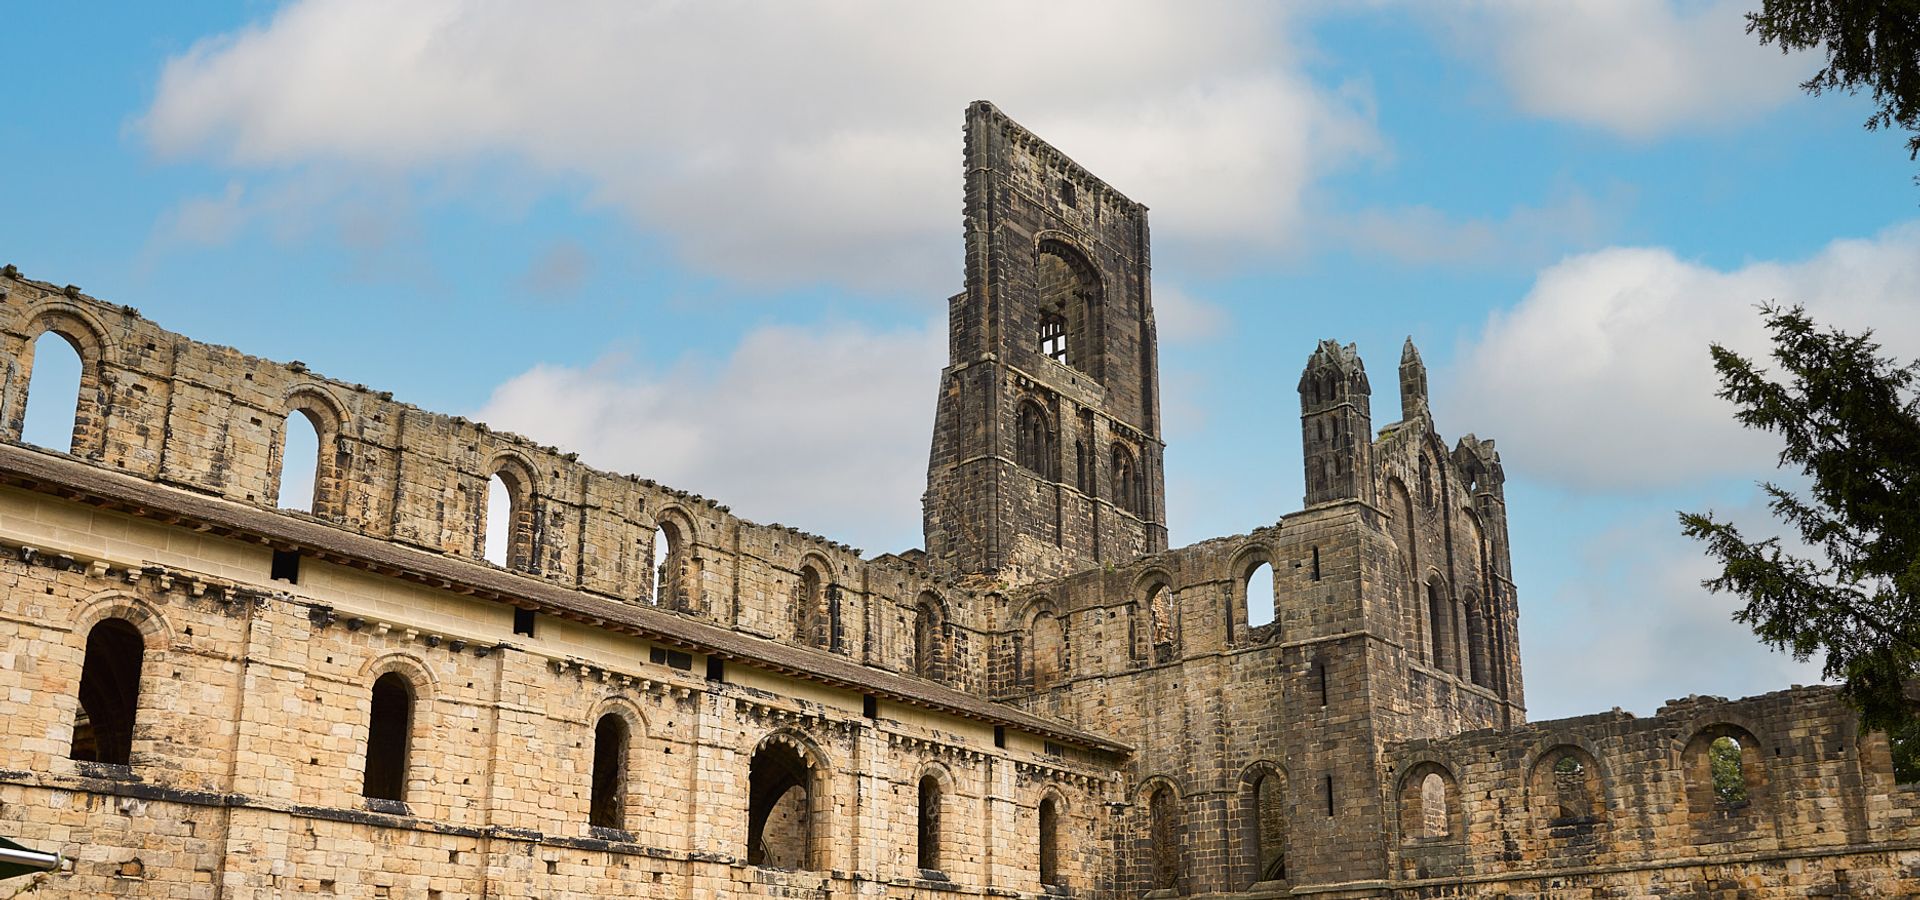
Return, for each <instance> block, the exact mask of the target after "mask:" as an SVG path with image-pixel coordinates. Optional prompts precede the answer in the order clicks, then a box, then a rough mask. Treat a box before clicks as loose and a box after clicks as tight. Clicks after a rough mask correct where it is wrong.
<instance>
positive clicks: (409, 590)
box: [0, 103, 1920, 900]
mask: <svg viewBox="0 0 1920 900" xmlns="http://www.w3.org/2000/svg"><path fill="white" fill-rule="evenodd" d="M965 173H966V180H965V185H966V187H965V191H966V193H965V254H966V265H965V271H966V283H965V289H964V290H963V291H962V292H961V293H959V294H956V295H955V296H954V297H953V298H952V299H951V300H950V301H949V309H950V317H949V322H950V362H949V365H948V367H947V368H946V369H945V370H944V372H943V373H942V375H941V379H940V387H939V393H938V397H937V419H936V423H935V430H934V434H933V443H932V454H931V460H930V467H929V472H928V481H927V492H926V495H925V498H924V504H925V506H924V509H925V525H926V532H925V540H926V544H925V549H924V550H914V551H907V552H902V553H889V554H884V555H879V556H874V557H871V558H867V557H863V556H862V555H861V553H860V551H858V550H856V549H854V548H851V547H848V546H846V545H845V544H841V543H836V542H834V541H832V540H830V539H828V538H823V537H820V536H816V535H813V534H808V533H805V532H803V531H800V530H796V529H792V528H787V527H782V526H769V525H761V524H756V523H753V522H749V521H746V520H744V519H742V518H740V517H738V516H735V515H733V514H732V513H731V512H730V511H729V510H728V508H727V507H726V506H724V505H722V504H721V503H719V502H717V501H715V500H711V499H707V498H704V497H701V496H697V495H695V494H692V493H688V492H686V491H683V490H675V489H672V488H669V487H667V486H665V485H661V484H657V483H655V482H653V481H650V480H646V479H644V478H641V477H637V476H631V475H624V474H615V473H610V472H603V471H598V470H595V469H592V468H590V467H588V466H586V465H583V464H582V463H581V462H580V461H579V460H578V459H577V458H576V457H575V456H574V455H572V454H569V453H567V452H565V451H564V450H561V449H555V448H551V447H542V446H539V445H537V444H535V443H533V442H530V441H528V440H525V439H523V438H520V437H516V436H514V435H510V434H503V433H499V432H496V431H492V430H490V429H488V428H487V427H486V426H485V425H484V424H481V423H478V422H472V421H467V420H465V419H462V418H456V417H451V416H445V415H440V414H436V413H432V412H428V411H426V410H422V409H418V408H415V407H413V406H410V405H407V404H405V403H403V402H400V401H397V400H395V399H394V398H393V397H392V395H390V394H387V393H383V392H380V391H377V390H374V389H371V388H368V387H366V386H363V385H357V384H345V383H341V382H338V381H334V380H331V379H328V378H326V377H323V376H321V375H319V374H317V373H314V372H311V371H308V370H307V368H306V367H305V366H303V365H301V364H299V363H277V362H272V361H268V360H264V359H259V358H255V357H251V356H247V355H245V354H243V353H241V352H240V351H237V350H234V349H231V348H227V347H221V346H213V345H209V344H204V343H199V342H196V341H193V340H191V339H189V338H186V337H183V336H181V335H178V334H174V333H171V332H168V331H166V330H163V329H162V328H160V327H159V326H158V325H156V324H154V323H153V322H151V321H149V320H147V319H145V318H143V317H141V316H140V315H139V314H138V313H137V312H136V311H135V310H134V309H132V308H131V307H126V306H118V305H113V304H111V303H107V302H102V301H100V300H96V299H94V298H92V297H90V296H87V295H85V294H84V293H82V292H81V291H79V290H78V289H76V288H70V287H62V286H59V285H57V284H55V283H50V282H43V281H36V280H31V279H29V278H27V277H25V276H24V275H22V274H20V273H19V272H18V271H17V270H15V269H14V268H13V267H11V266H9V267H7V269H6V270H5V272H4V274H3V275H0V361H4V366H5V368H4V382H0V428H3V429H4V435H0V436H3V437H4V438H5V440H4V441H0V585H4V592H0V710H4V713H5V715H4V727H0V828H3V829H5V830H6V831H5V833H6V834H7V835H8V836H10V837H13V838H14V839H16V840H18V841H20V842H22V843H24V844H27V845H30V846H34V847H37V848H41V849H46V850H57V851H59V852H61V853H63V854H64V855H65V856H66V857H68V863H67V865H66V866H64V867H63V868H62V869H60V870H58V871H55V872H50V873H45V874H43V875H38V876H30V877H29V878H23V879H19V880H15V881H5V882H0V897H6V896H10V895H13V894H18V895H21V896H34V897H105V896H126V897H167V898H280V897H334V896H338V897H359V898H375V897H378V898H419V900H428V898H438V900H468V898H502V897H523V898H569V897H580V898H584V897H601V896H621V897H626V896H638V897H657V898H690V900H710V898H726V897H736V896H764V897H782V898H798V900H826V898H829V897H837V896H859V897H872V898H879V897H897V898H906V897H920V898H925V897H955V898H959V897H1038V896H1054V897H1078V898H1088V900H1118V898H1137V897H1142V896H1149V897H1172V896H1200V895H1237V896H1246V897H1254V898H1263V897H1282V896H1296V897H1309V896H1311V897H1320V898H1359V897H1457V896H1482V895H1484V896H1514V897H1580V898H1589V897H1610V898H1611V897H1656V896H1657V897H1674V898H1694V897H1716V898H1720V897H1724V898H1761V897H1825V898H1841V897H1899V896H1915V895H1920V787H1916V786H1915V785H1909V784H1900V783H1898V779H1897V778H1896V777H1895V775H1894V769H1893V766H1892V762H1891V758H1890V752H1889V747H1888V743H1887V740H1886V738H1885V737H1884V736H1883V735H1879V734H1874V733H1868V732H1865V731H1863V730H1862V729H1861V728H1860V727H1859V724H1858V720H1857V718H1856V717H1855V715H1854V714H1853V713H1852V712H1851V711H1850V709H1849V708H1848V707H1847V706H1846V705H1844V704H1843V703H1842V702H1841V701H1840V699H1839V698H1838V696H1837V695H1836V693H1835V692H1834V691H1833V690H1831V689H1828V688H1822V687H1813V688H1796V689H1792V690H1786V691H1781V692H1778V693H1773V694H1768V695H1765V696H1760V697H1753V698H1748V699H1744V700H1722V699H1718V698H1691V699H1688V700H1684V701H1675V702H1673V703H1670V704H1669V705H1667V706H1666V707H1664V708H1662V709H1661V710H1660V711H1659V712H1658V714H1656V715H1654V716H1652V717H1645V718H1642V717H1635V716H1633V715H1630V714H1627V713H1623V712H1618V711H1616V712H1611V713H1602V714H1599V715H1592V716H1585V717H1580V718H1574V719H1566V720H1561V721H1553V722H1528V721H1527V718H1526V703H1525V694H1524V691H1523V683H1522V669H1521V653H1520V647H1519V630H1518V625H1517V622H1518V617H1519V612H1520V607H1519V599H1518V594H1517V591H1516V588H1515V585H1514V583H1513V580H1512V577H1511V571H1512V570H1511V565H1510V559H1509V554H1508V538H1507V536H1508V521H1507V513H1506V508H1505V505H1504V501H1503V481H1504V474H1503V471H1502V467H1501V461H1500V456H1499V453H1498V452H1497V451H1496V449H1495V446H1494V442H1493V441H1491V440H1483V439H1477V438H1475V437H1473V436H1472V435H1468V436H1466V437H1462V438H1459V439H1457V440H1454V441H1451V442H1449V441H1447V440H1445V439H1443V438H1442V436H1441V433H1440V431H1439V430H1438V427H1437V425H1436V423H1435V422H1434V421H1433V419H1432V417H1431V415H1430V414H1429V412H1428V406H1427V382H1426V370H1425V368H1424V365H1423V364H1422V362H1421V359H1420V355H1419V353H1418V351H1417V350H1416V349H1415V348H1414V347H1413V346H1412V344H1411V343H1409V344H1408V345H1407V346H1406V347H1404V348H1402V350H1401V354H1400V358H1399V360H1398V372H1397V375H1398V380H1397V390H1398V416H1397V417H1395V416H1393V415H1392V414H1391V413H1389V412H1388V411H1387V410H1386V408H1385V407H1384V406H1383V407H1382V408H1381V409H1380V410H1378V411H1376V408H1375V405H1374V396H1373V389H1372V384H1371V381H1370V379H1369V376H1368V374H1367V370H1366V367H1365V365H1364V364H1363V362H1362V360H1361V357H1360V354H1359V352H1358V351H1357V349H1356V348H1355V347H1353V346H1351V345H1342V344H1339V343H1336V342H1332V341H1323V342H1320V343H1319V344H1318V346H1317V347H1316V346H1310V345H1303V346H1302V347H1301V348H1300V351H1301V353H1302V354H1303V355H1306V354H1310V355H1306V358H1305V360H1304V362H1305V369H1304V372H1302V374H1301V375H1300V376H1299V380H1298V400H1299V404H1300V407H1299V408H1300V414H1301V418H1300V423H1301V440H1302V441H1303V446H1304V449H1305V472H1304V482H1305V502H1304V505H1303V507H1302V508H1301V509H1300V510H1298V511H1295V512H1291V513H1288V514H1286V515H1284V516H1281V517H1280V518H1279V519H1278V520H1277V522H1276V523H1275V524H1274V525H1272V526H1269V527H1266V528H1262V529H1259V530H1257V531H1255V532H1253V533H1251V534H1243V535H1235V536H1231V537H1221V538H1215V539H1211V540H1207V541H1203V542H1201V543H1198V544H1195V545H1193V546H1189V547H1184V548H1179V549H1169V548H1168V547H1167V530H1166V526H1165V522H1166V518H1165V510H1166V505H1167V502H1168V498H1167V496H1166V491H1165V489H1164V485H1163V477H1162V471H1163V469H1162V463H1163V458H1164V454H1165V445H1164V443H1163V435H1162V431H1161V417H1160V395H1159V373H1158V371H1157V352H1156V348H1155V330H1154V315H1153V306H1152V302H1151V291H1150V283H1151V278H1150V257H1149V243H1148V230H1147V216H1146V209H1145V207H1143V206H1141V205H1139V204H1137V203H1135V202H1134V201H1132V200H1130V199H1128V198H1127V197H1125V196H1124V195H1122V194H1121V193H1119V192H1118V191H1116V190H1114V189H1113V188H1112V187H1109V186H1108V185H1106V184H1104V183H1102V182H1101V181H1100V180H1099V179H1097V178H1095V177H1094V176H1093V175H1091V174H1089V173H1088V172H1086V171H1085V170H1083V169H1082V168H1080V167H1079V166H1078V165H1076V164H1075V163H1074V162H1073V161H1071V160H1070V159H1068V158H1067V157H1066V156H1064V155H1063V154H1061V153H1060V152H1059V151H1057V150H1055V149H1054V148H1052V147H1050V146H1048V145H1047V144H1046V143H1044V142H1042V141H1041V140H1040V139H1038V138H1037V137H1035V136H1034V135H1033V134H1031V133H1029V132H1028V131H1026V130H1024V129H1023V128H1021V127H1020V126H1019V125H1017V124H1015V123H1014V122H1012V121H1010V120H1009V119H1008V118H1007V117H1006V116H1004V115H1003V114H1002V113H1001V112H1000V111H999V110H997V109H995V108H994V107H993V106H991V105H989V104H986V103H976V104H974V105H973V106H972V107H970V108H969V109H968V111H967V116H966V144H965ZM69 348H71V350H72V351H73V352H76V353H77V354H78V357H79V365H80V369H81V373H82V374H81V377H80V387H79V399H78V405H77V414H76V416H75V420H74V423H73V430H72V439H71V444H70V445H69V446H63V447H53V448H37V447H32V446H28V445H26V444H24V443H23V442H22V441H21V436H22V427H23V422H24V416H25V412H26V410H27V408H28V404H29V403H46V402H52V401H50V400H49V399H48V398H46V397H43V396H39V395H35V396H32V397H30V396H29V394H28V385H29V383H30V380H31V379H32V377H33V373H34V363H35V355H36V354H45V353H49V352H62V353H64V352H67V350H68V349H69ZM1289 382H1291V377H1290V375H1289ZM1290 402H1291V401H1290V400H1289V403H1290ZM1376 413H1377V414H1376ZM290 427H297V428H308V427H311V429H312V430H313V431H314V433H315V434H316V435H317V438H318V446H319V451H318V453H317V454H316V456H317V458H316V459H311V460H308V459H289V458H285V457H286V456H287V455H288V454H287V453H286V452H285V449H284V448H285V447H286V446H287V444H286V434H287V432H288V430H289V428H290ZM294 466H310V467H311V470H312V471H313V473H314V475H313V483H314V488H313V492H312V497H311V502H310V503H307V502H306V501H307V498H305V497H299V498H289V497H282V496H281V494H282V490H281V479H282V475H283V471H285V470H287V469H289V468H291V467H294ZM496 480H497V481H498V482H499V483H500V484H501V485H503V486H504V487H505V489H506V491H507V493H508V494H509V495H510V503H509V505H508V508H507V509H506V510H505V513H506V514H505V515H504V517H503V516H500V515H498V514H496V515H495V516H494V517H493V518H495V519H502V518H504V521H493V522H489V521H487V519H488V518H489V517H488V515H487V505H488V504H487V497H488V492H489V485H490V484H491V483H493V482H495V481H496ZM292 501H299V502H300V505H302V506H304V507H309V511H291V510H287V509H282V508H280V507H281V505H282V504H283V503H285V504H288V505H292ZM490 533H491V534H492V535H494V536H495V537H496V539H497V540H499V541H501V542H503V543H504V545H505V548H506V549H505V554H504V556H503V557H502V561H503V563H504V564H495V563H490V562H488V561H487V559H486V558H485V556H486V554H485V548H486V545H487V541H488V538H489V534H490ZM1256 576H1257V577H1256ZM1268 583H1270V584H1271V593H1272V596H1271V597H1270V598H1269V597H1265V596H1260V594H1262V593H1264V592H1266V590H1267V588H1266V587H1265V585H1266V584H1268ZM1249 584H1259V585H1261V587H1260V588H1259V589H1258V590H1257V591H1256V593H1255V596H1252V597H1250V596H1249V592H1248V585H1249ZM1586 662H1588V661H1583V660H1561V661H1558V664H1561V665H1580V664H1584V663H1586ZM1679 692H1684V686H1679V690H1677V691H1676V693H1679ZM29 882H31V883H30V884H29Z"/></svg>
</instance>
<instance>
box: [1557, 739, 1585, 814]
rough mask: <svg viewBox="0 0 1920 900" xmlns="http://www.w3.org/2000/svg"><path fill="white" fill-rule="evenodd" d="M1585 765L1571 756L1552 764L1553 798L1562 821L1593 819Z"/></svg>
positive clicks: (1564, 756) (1562, 757)
mask: <svg viewBox="0 0 1920 900" xmlns="http://www.w3.org/2000/svg"><path fill="white" fill-rule="evenodd" d="M1588 777H1589V776H1588V772H1587V764H1586V763H1584V762H1581V761H1580V760H1579V759H1577V758H1575V757H1574V756H1572V755H1571V754H1567V755H1563V756H1561V757H1560V758H1559V759H1558V760H1556V761H1555V762H1554V764H1553V796H1554V801H1555V805H1556V806H1557V808H1558V809H1557V811H1558V812H1559V814H1560V815H1559V817H1560V818H1561V819H1562V820H1581V819H1589V818H1592V817H1593V791H1592V788H1591V786H1590V785H1589V784H1588Z"/></svg>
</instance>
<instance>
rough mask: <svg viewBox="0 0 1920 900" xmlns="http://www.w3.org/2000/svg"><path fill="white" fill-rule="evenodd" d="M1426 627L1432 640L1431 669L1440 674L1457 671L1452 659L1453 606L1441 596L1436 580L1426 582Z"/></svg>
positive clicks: (1438, 583)
mask: <svg viewBox="0 0 1920 900" xmlns="http://www.w3.org/2000/svg"><path fill="white" fill-rule="evenodd" d="M1427 625H1428V632H1429V636H1430V637H1431V638H1432V639H1433V647H1432V650H1433V667H1434V668H1436V669H1439V670H1440V671H1442V672H1454V671H1457V669H1456V667H1455V663H1454V659H1453V605H1452V604H1451V603H1448V602H1447V598H1445V597H1443V596H1441V593H1440V582H1439V580H1437V579H1434V580H1429V581H1428V582H1427Z"/></svg>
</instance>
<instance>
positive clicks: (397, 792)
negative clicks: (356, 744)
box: [360, 672, 413, 803]
mask: <svg viewBox="0 0 1920 900" xmlns="http://www.w3.org/2000/svg"><path fill="white" fill-rule="evenodd" d="M412 739H413V685H412V684H410V683H408V681H407V679H406V676H403V675H401V674H400V673H399V672H388V673H386V674H384V675H381V676H380V677H379V678H377V679H375V680H374V682H373V704H372V710H371V712H370V713H369V715H368V720H367V769H366V778H365V780H364V781H363V782H362V784H361V788H360V793H361V794H362V795H364V796H366V797H368V798H370V799H374V800H391V801H393V802H395V803H403V802H405V801H406V799H407V763H408V759H407V757H408V755H409V754H408V750H409V747H408V744H409V743H411V741H412Z"/></svg>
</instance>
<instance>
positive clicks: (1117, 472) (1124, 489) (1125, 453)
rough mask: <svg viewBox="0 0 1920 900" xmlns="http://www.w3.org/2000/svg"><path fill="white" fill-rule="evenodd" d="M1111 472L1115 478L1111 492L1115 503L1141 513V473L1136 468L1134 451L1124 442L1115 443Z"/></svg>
mask: <svg viewBox="0 0 1920 900" xmlns="http://www.w3.org/2000/svg"><path fill="white" fill-rule="evenodd" d="M1109 474H1111V476H1112V480H1113V490H1112V492H1111V496H1112V497H1113V505H1115V506H1118V507H1120V508H1121V509H1123V510H1126V511H1127V512H1130V513H1133V514H1135V515H1139V514H1140V513H1141V509H1140V506H1141V503H1140V473H1139V472H1138V471H1136V470H1135V468H1134V464H1133V451H1131V450H1128V449H1127V448H1126V447H1125V446H1124V445H1122V444H1114V445H1113V460H1112V467H1111V469H1110V470H1109Z"/></svg>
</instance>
